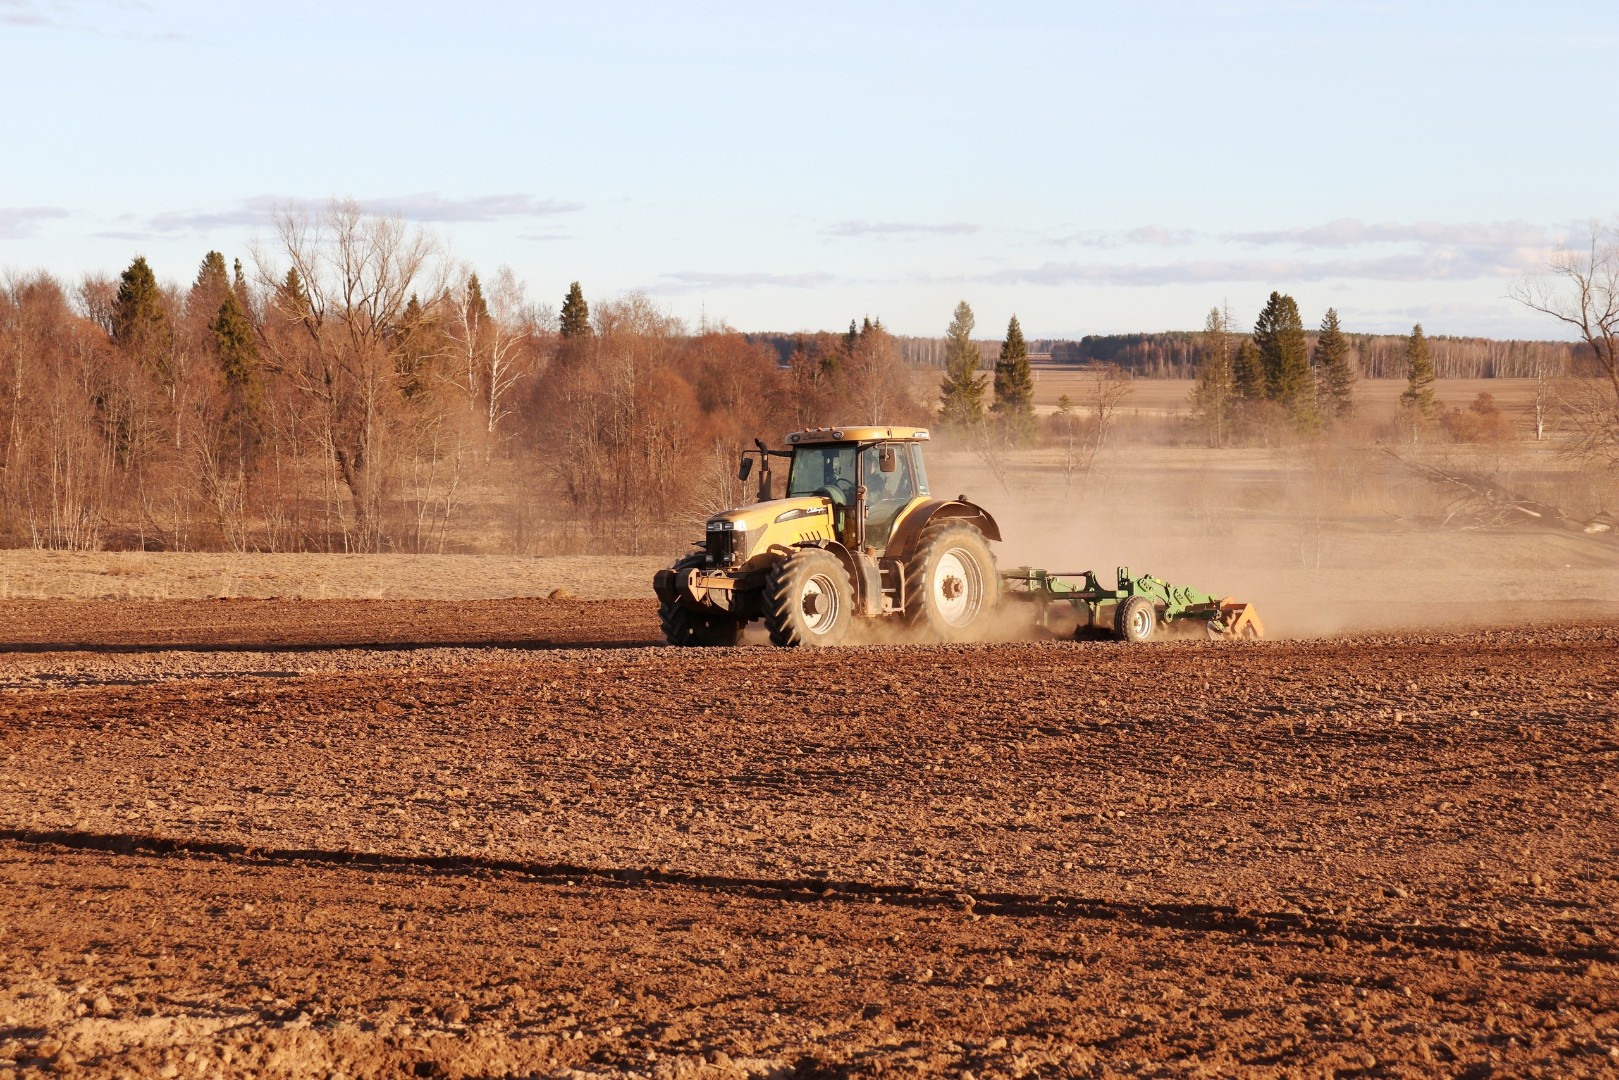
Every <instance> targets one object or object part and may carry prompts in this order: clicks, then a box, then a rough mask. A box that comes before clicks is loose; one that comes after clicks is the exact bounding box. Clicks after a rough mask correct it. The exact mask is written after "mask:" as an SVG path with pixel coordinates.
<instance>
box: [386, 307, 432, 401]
mask: <svg viewBox="0 0 1619 1080" xmlns="http://www.w3.org/2000/svg"><path fill="white" fill-rule="evenodd" d="M438 333H439V328H438V327H437V326H435V325H434V324H433V321H432V320H431V319H430V318H429V317H428V314H427V312H426V310H425V309H424V308H423V307H422V302H421V300H420V299H419V298H418V297H417V296H416V294H415V293H411V294H410V299H409V300H407V301H405V310H404V311H403V312H402V313H401V314H400V316H399V332H398V335H397V339H396V341H395V342H394V372H395V374H397V375H398V376H399V392H400V393H401V394H402V395H404V397H405V400H407V401H416V400H419V399H422V398H425V397H426V396H427V395H428V393H429V392H430V391H431V390H432V388H433V358H434V356H435V355H437V354H438V352H439V348H438V346H439V341H435V337H436V336H437V335H438Z"/></svg>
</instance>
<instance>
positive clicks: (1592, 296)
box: [1512, 221, 1619, 468]
mask: <svg viewBox="0 0 1619 1080" xmlns="http://www.w3.org/2000/svg"><path fill="white" fill-rule="evenodd" d="M1512 297H1513V299H1515V300H1517V301H1518V302H1519V303H1521V304H1523V305H1525V306H1526V307H1528V308H1531V309H1532V310H1534V311H1538V312H1540V313H1542V314H1544V315H1550V316H1551V317H1552V318H1554V319H1556V320H1558V321H1559V322H1561V323H1563V324H1564V325H1565V326H1568V327H1570V328H1572V329H1573V330H1574V331H1576V332H1577V333H1578V334H1579V336H1580V340H1581V341H1583V342H1584V343H1585V345H1586V347H1587V348H1589V349H1590V351H1591V357H1592V359H1593V360H1594V361H1595V364H1596V368H1597V377H1596V379H1595V380H1593V381H1592V382H1593V383H1594V385H1592V384H1587V385H1584V386H1578V387H1574V388H1572V389H1571V390H1570V392H1568V393H1567V394H1565V395H1564V400H1565V405H1566V406H1567V409H1568V414H1569V420H1570V423H1571V425H1572V427H1573V440H1572V444H1571V449H1572V451H1573V452H1574V453H1575V454H1576V455H1577V456H1578V457H1580V458H1581V459H1583V460H1586V461H1593V462H1600V463H1602V464H1605V465H1607V466H1608V467H1610V468H1613V467H1619V224H1608V225H1604V224H1603V223H1601V222H1595V221H1594V222H1592V223H1591V225H1590V235H1589V239H1588V243H1587V244H1586V245H1585V246H1584V247H1582V248H1580V249H1578V250H1564V251H1559V252H1558V253H1557V254H1556V255H1554V256H1553V257H1552V263H1551V269H1550V273H1549V275H1546V276H1540V277H1533V278H1530V279H1528V280H1526V281H1524V282H1522V283H1520V284H1519V285H1517V286H1516V287H1515V288H1514V289H1513V290H1512Z"/></svg>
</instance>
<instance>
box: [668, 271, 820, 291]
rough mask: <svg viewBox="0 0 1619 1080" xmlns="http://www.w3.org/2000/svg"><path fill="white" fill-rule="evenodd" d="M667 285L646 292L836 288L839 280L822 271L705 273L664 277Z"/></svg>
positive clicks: (691, 272)
mask: <svg viewBox="0 0 1619 1080" xmlns="http://www.w3.org/2000/svg"><path fill="white" fill-rule="evenodd" d="M663 278H664V281H663V283H661V284H658V285H654V286H652V287H651V288H649V289H647V290H646V291H647V292H649V293H657V294H662V295H671V294H677V293H689V292H698V291H701V290H704V289H757V288H776V289H818V288H823V287H825V286H827V285H831V284H834V283H835V282H836V281H837V279H836V278H834V277H833V276H832V275H831V274H826V273H821V272H819V271H814V272H809V273H802V274H768V273H763V272H752V273H750V272H744V273H713V272H708V271H703V270H680V271H676V272H675V273H672V274H664V275H663Z"/></svg>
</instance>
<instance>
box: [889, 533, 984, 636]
mask: <svg viewBox="0 0 1619 1080" xmlns="http://www.w3.org/2000/svg"><path fill="white" fill-rule="evenodd" d="M1000 585H1001V582H1000V578H999V577H997V576H996V573H995V556H994V555H993V554H991V553H990V550H989V541H987V540H985V539H984V534H983V533H981V532H979V531H978V530H977V529H975V528H973V527H972V526H971V525H967V524H965V523H961V522H950V523H946V524H943V525H934V526H930V527H928V528H926V529H923V530H922V535H921V536H919V537H918V538H917V544H916V550H915V551H914V552H913V553H912V554H911V558H910V561H909V562H907V563H906V566H905V619H906V621H907V622H909V623H910V624H911V625H912V626H915V627H918V628H920V629H922V630H925V631H927V633H928V635H929V636H930V637H933V638H934V639H936V640H939V641H965V640H967V639H969V638H971V637H973V636H974V635H977V634H981V633H982V632H983V627H984V624H985V623H987V622H988V621H989V619H988V617H989V614H990V612H991V611H993V610H994V608H995V601H996V600H998V599H999V598H1000Z"/></svg>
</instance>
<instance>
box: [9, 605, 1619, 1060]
mask: <svg viewBox="0 0 1619 1080" xmlns="http://www.w3.org/2000/svg"><path fill="white" fill-rule="evenodd" d="M5 610H6V619H5V622H4V625H0V1076H11V1075H14V1074H18V1075H27V1076H32V1075H35V1073H36V1072H42V1071H45V1070H56V1071H59V1072H64V1073H68V1074H87V1075H120V1074H122V1075H130V1076H160V1077H200V1076H216V1075H241V1074H253V1075H286V1076H332V1075H336V1076H343V1077H356V1076H399V1075H415V1076H451V1077H462V1076H534V1075H545V1076H549V1075H578V1074H589V1075H598V1074H606V1075H614V1074H633V1075H651V1076H670V1077H674V1076H694V1077H703V1076H713V1077H720V1076H741V1075H753V1076H764V1075H777V1076H786V1075H806V1076H810V1075H844V1074H861V1075H865V1074H877V1073H899V1074H930V1075H931V1074H940V1073H942V1074H948V1075H957V1076H964V1075H967V1074H971V1075H973V1076H974V1077H984V1076H1017V1075H1042V1076H1055V1075H1064V1076H1068V1075H1078V1076H1107V1075H1117V1074H1140V1075H1199V1076H1203V1075H1206V1076H1231V1075H1261V1076H1269V1075H1299V1076H1317V1077H1318V1076H1323V1075H1327V1076H1333V1075H1337V1076H1456V1075H1470V1076H1485V1075H1510V1076H1559V1077H1561V1076H1581V1075H1589V1076H1597V1075H1613V1074H1614V1073H1615V1071H1619V939H1616V933H1619V930H1616V926H1615V924H1616V921H1619V920H1616V917H1619V813H1616V801H1615V800H1616V798H1619V794H1616V790H1619V626H1616V625H1615V624H1614V623H1613V622H1612V621H1611V620H1602V619H1593V620H1588V621H1586V622H1583V623H1581V622H1578V621H1576V622H1573V623H1571V624H1566V625H1557V626H1552V625H1548V626H1541V627H1525V628H1512V629H1497V630H1493V631H1466V630H1455V631H1448V630H1447V631H1445V632H1443V633H1428V634H1426V635H1417V634H1378V635H1365V636H1360V637H1346V638H1336V639H1317V640H1295V641H1271V642H1262V643H1254V644H1234V643H1210V642H1202V641H1186V642H1174V641H1172V642H1161V643H1160V642H1154V643H1149V644H1147V645H1143V646H1134V647H1131V646H1124V645H1119V644H1115V643H1111V642H1096V643H1075V642H1071V641H1061V640H1052V641H1023V642H1003V643H994V644H983V645H962V646H917V645H911V646H885V645H872V646H864V647H857V648H849V649H842V650H836V651H832V652H826V653H814V654H808V653H801V652H786V651H781V650H774V649H770V648H763V647H743V648H738V649H718V650H673V649H668V648H662V647H658V646H657V645H656V638H657V631H656V624H655V617H654V612H653V610H652V608H651V605H650V604H648V603H646V602H642V601H536V600H519V601H487V602H395V601H369V602H360V601H302V602H277V601H208V602H187V603H162V602H128V603H116V604H114V603H84V602H80V603H72V602H54V601H29V602H13V603H9V604H7V605H6V609H5Z"/></svg>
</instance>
